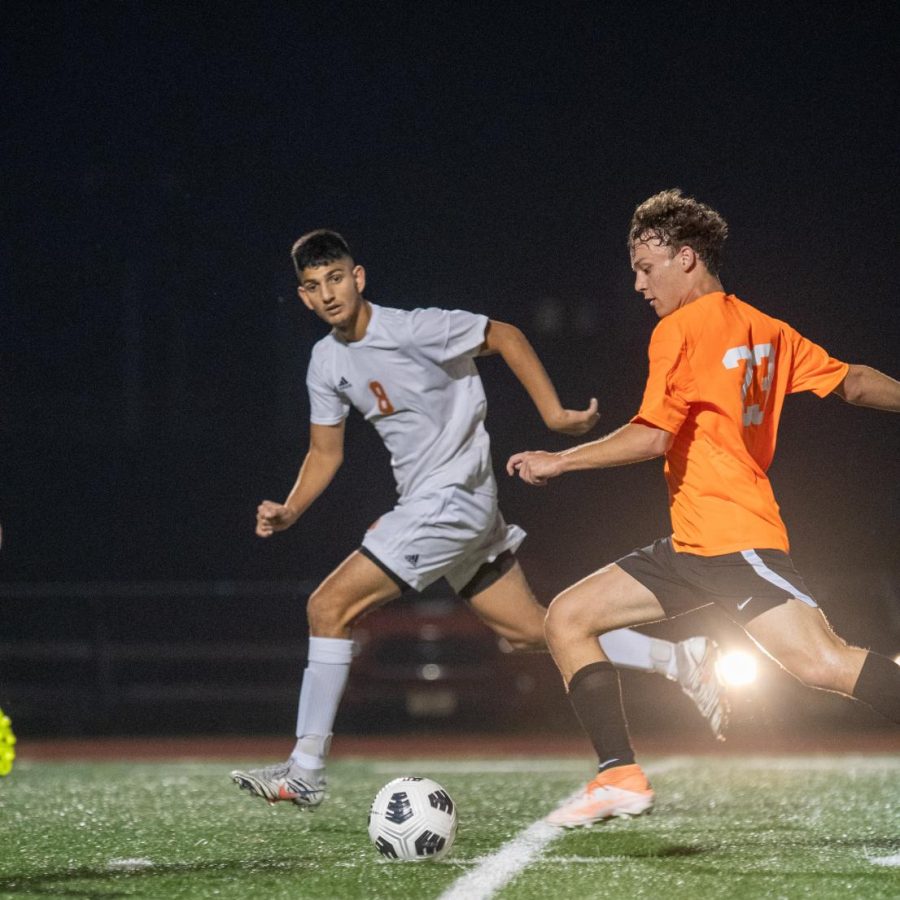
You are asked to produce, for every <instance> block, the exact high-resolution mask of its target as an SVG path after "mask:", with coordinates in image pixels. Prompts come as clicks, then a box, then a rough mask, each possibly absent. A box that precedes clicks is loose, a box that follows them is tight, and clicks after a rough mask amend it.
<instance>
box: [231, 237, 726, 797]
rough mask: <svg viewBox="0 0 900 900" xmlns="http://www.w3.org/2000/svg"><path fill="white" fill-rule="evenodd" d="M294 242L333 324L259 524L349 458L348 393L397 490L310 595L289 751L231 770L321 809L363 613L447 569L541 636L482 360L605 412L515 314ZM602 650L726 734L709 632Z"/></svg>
mask: <svg viewBox="0 0 900 900" xmlns="http://www.w3.org/2000/svg"><path fill="white" fill-rule="evenodd" d="M291 255H292V258H293V260H294V266H295V269H296V272H297V276H298V278H299V280H300V286H299V295H300V299H301V300H302V301H303V303H304V304H305V305H306V306H307V307H308V308H309V309H310V310H312V311H313V312H314V313H315V314H316V315H317V316H319V318H321V319H322V320H323V321H324V322H325V323H326V324H327V325H329V326H330V327H331V332H330V333H329V334H328V335H326V336H325V337H324V338H322V339H321V340H320V341H319V342H318V343H317V344H316V345H315V347H314V348H313V351H312V357H311V360H310V364H309V371H308V374H307V387H308V389H309V397H310V407H311V416H310V423H311V424H310V439H309V451H308V453H307V454H306V457H305V459H304V461H303V464H302V466H301V468H300V473H299V475H298V477H297V480H296V483H295V484H294V487H293V489H292V490H291V492H290V493H289V495H288V497H287V499H286V500H285V502H284V503H274V502H272V501H270V500H265V501H263V502H262V503H261V504H260V506H259V509H258V513H257V524H256V533H257V534H258V535H259V536H260V537H269V536H271V535H272V534H273V533H274V532H276V531H283V530H285V529H286V528H289V527H290V526H291V525H293V524H294V523H295V522H296V521H297V519H299V518H300V516H301V515H302V514H303V513H304V512H305V511H306V510H307V509H308V508H309V506H310V505H311V504H312V503H313V501H315V499H316V498H317V497H318V496H319V495H320V494H321V493H322V491H324V490H325V488H326V487H327V486H328V484H329V483H330V482H331V480H332V478H333V477H334V475H335V473H336V472H337V470H338V468H339V467H340V465H341V463H342V461H343V447H344V424H345V421H346V417H347V415H348V413H349V411H350V407H351V406H354V407H356V409H358V410H359V412H360V413H361V414H362V415H363V417H364V418H365V419H367V420H368V421H370V422H371V423H372V424H373V425H374V426H375V428H376V430H377V431H378V433H379V435H380V436H381V438H382V440H383V441H384V443H385V445H386V447H387V449H388V450H389V451H390V454H391V465H392V467H393V473H394V477H395V479H396V482H397V492H398V494H399V499H398V501H397V505H396V506H395V507H394V509H393V510H391V511H390V512H389V513H387V514H386V515H384V516H382V517H381V518H380V519H379V520H378V521H377V522H376V523H375V525H374V526H372V528H370V529H369V531H368V532H367V533H366V535H365V537H364V539H363V542H362V546H361V547H360V549H359V550H357V551H355V552H354V553H352V554H351V555H350V556H349V557H348V558H347V559H345V560H344V561H343V562H342V563H341V564H340V565H339V566H338V567H337V568H336V569H335V570H334V571H333V572H332V573H331V574H330V575H329V576H328V577H327V578H326V579H325V580H324V581H323V582H322V584H321V585H320V586H319V587H318V588H317V589H316V590H315V591H314V592H313V594H312V596H311V597H310V598H309V603H308V606H307V617H308V621H309V634H310V639H309V653H308V663H307V668H306V670H305V671H304V675H303V682H302V685H301V690H300V701H299V708H298V714H297V732H296V733H297V743H296V745H295V747H294V750H293V752H292V753H291V756H290V759H289V760H288V761H287V762H286V763H282V764H280V765H276V766H269V767H267V768H264V769H255V770H250V771H243V772H242V771H236V772H232V778H233V780H234V781H235V782H236V783H237V784H238V785H239V786H240V787H242V788H245V789H247V790H249V791H250V792H251V793H252V794H254V795H255V796H259V797H262V798H264V799H265V800H268V801H270V802H275V801H278V800H287V801H293V802H294V803H295V804H297V805H298V806H301V807H315V806H318V805H319V804H320V803H321V802H322V800H323V798H324V795H325V760H326V757H327V754H328V750H329V746H330V743H331V736H332V726H333V723H334V719H335V716H336V715H337V710H338V705H339V703H340V700H341V696H342V694H343V692H344V686H345V684H346V681H347V676H348V673H349V669H350V661H351V657H352V653H353V641H352V640H351V628H352V626H353V624H354V623H355V622H356V621H357V620H358V619H360V618H361V617H362V616H363V615H364V614H365V613H366V612H368V611H370V610H371V609H373V608H375V607H377V606H380V605H382V604H383V603H385V602H387V601H389V600H393V599H396V598H397V597H398V596H400V594H401V592H402V591H403V590H405V589H407V588H413V589H415V590H423V589H424V588H425V587H427V586H428V585H429V584H432V583H433V582H435V581H437V580H438V579H439V578H441V577H443V578H445V579H446V580H447V581H448V582H449V584H450V586H451V587H452V588H453V589H454V590H455V591H457V592H458V593H459V594H460V596H462V597H463V598H464V599H465V600H466V601H467V602H468V603H469V605H470V606H471V607H472V609H473V610H474V612H475V613H476V614H477V615H478V616H479V617H480V618H481V619H482V620H483V621H484V622H485V623H486V624H487V625H488V626H490V627H491V628H492V629H493V630H494V631H495V632H496V633H497V634H498V635H500V636H502V637H503V638H505V639H506V640H507V641H508V642H509V643H510V644H511V645H512V647H513V648H514V649H517V650H535V649H545V648H546V644H545V639H544V632H543V623H544V616H545V613H546V610H545V608H544V607H542V606H541V605H540V604H539V603H538V602H537V600H536V599H535V598H534V595H533V594H532V592H531V589H530V588H529V586H528V583H527V582H526V580H525V577H524V575H523V573H522V570H521V568H520V566H519V564H518V562H517V561H516V558H515V551H516V549H517V548H518V546H519V545H520V544H521V542H522V540H523V539H524V537H525V533H524V532H523V531H522V529H521V528H519V527H518V526H515V525H507V524H506V522H505V521H504V520H503V516H502V514H501V513H500V510H499V509H498V507H497V485H496V482H495V479H494V472H493V468H492V463H491V452H490V441H489V438H488V435H487V432H486V431H485V429H484V418H485V412H486V401H485V395H484V388H483V386H482V383H481V379H480V378H479V375H478V370H477V369H476V367H475V363H474V358H475V357H477V356H486V355H491V354H500V355H501V356H502V357H503V359H504V361H505V362H506V363H507V365H508V366H509V367H510V369H512V371H513V373H514V374H515V375H516V377H517V378H518V379H519V381H520V382H521V383H522V386H523V387H524V388H525V390H526V391H527V392H528V394H529V396H530V397H531V399H532V400H533V402H534V404H535V406H536V407H537V409H538V412H539V413H540V415H541V417H542V419H543V421H544V423H545V424H546V425H547V427H548V428H550V429H552V430H553V431H557V432H561V433H565V434H572V435H581V434H584V433H586V432H587V431H588V430H590V429H591V428H592V427H593V426H594V425H595V424H596V422H597V419H598V416H597V402H596V400H591V402H590V404H589V406H588V407H587V409H583V410H570V409H564V408H563V407H562V405H561V404H560V402H559V398H558V396H557V393H556V390H555V389H554V387H553V384H552V382H551V381H550V379H549V377H548V375H547V373H546V371H545V370H544V367H543V366H542V365H541V363H540V360H539V359H538V357H537V355H536V354H535V352H534V349H533V348H532V346H531V344H530V343H529V342H528V340H527V339H526V338H525V336H524V335H523V334H522V332H521V331H519V329H518V328H515V327H514V326H512V325H508V324H505V323H503V322H497V321H492V320H488V319H487V318H486V317H485V316H481V315H475V314H473V313H469V312H463V311H460V310H454V311H447V310H443V309H415V310H412V311H406V310H401V309H393V308H388V307H383V306H377V305H375V304H374V303H370V302H369V301H368V300H366V299H365V298H364V297H363V290H364V288H365V279H366V276H365V271H364V269H363V267H362V266H359V265H356V264H355V263H354V261H353V258H352V256H351V253H350V249H349V247H348V246H347V244H346V242H345V241H344V239H343V238H342V237H341V236H340V235H339V234H337V233H336V232H333V231H328V230H317V231H313V232H310V233H309V234H306V235H304V236H303V237H302V238H300V239H299V240H298V241H297V242H296V243H295V244H294V247H293V250H292V254H291ZM603 647H604V651H605V653H606V654H607V655H608V656H609V658H610V659H611V660H612V661H613V662H614V663H615V664H616V665H619V666H624V667H627V668H633V669H639V670H643V671H647V672H658V673H660V674H663V675H665V676H667V677H669V678H672V679H677V680H678V681H679V683H680V684H681V686H682V689H683V690H684V691H685V693H687V694H688V695H689V696H690V697H691V698H692V699H693V700H694V702H695V703H696V704H697V706H698V708H699V709H700V711H701V712H702V713H703V715H704V716H705V717H706V718H707V719H709V721H710V725H711V727H712V729H713V731H714V732H715V733H716V734H717V736H721V732H722V729H723V727H724V724H725V716H726V712H727V709H726V706H725V701H724V699H723V697H722V695H721V693H720V690H719V684H718V681H717V679H716V676H715V670H714V665H715V647H714V645H713V643H712V642H711V641H709V640H707V639H706V638H703V637H696V638H689V639H688V640H687V641H682V642H681V643H680V644H672V643H670V642H668V641H662V640H657V639H655V638H650V637H648V636H647V635H643V634H640V633H638V632H634V631H630V630H627V629H623V630H620V631H617V632H612V633H610V634H607V635H604V637H603Z"/></svg>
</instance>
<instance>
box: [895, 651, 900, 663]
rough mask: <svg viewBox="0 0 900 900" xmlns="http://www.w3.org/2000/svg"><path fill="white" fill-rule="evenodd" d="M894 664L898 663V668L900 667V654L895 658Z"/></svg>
mask: <svg viewBox="0 0 900 900" xmlns="http://www.w3.org/2000/svg"><path fill="white" fill-rule="evenodd" d="M894 662H895V663H897V665H898V666H900V653H898V654H897V655H896V656H895V657H894Z"/></svg>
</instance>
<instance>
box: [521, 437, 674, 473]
mask: <svg viewBox="0 0 900 900" xmlns="http://www.w3.org/2000/svg"><path fill="white" fill-rule="evenodd" d="M671 443H672V435H671V434H670V433H669V432H668V431H663V430H662V429H660V428H653V427H651V426H649V425H641V424H639V423H634V422H629V423H628V424H627V425H623V426H622V427H621V428H620V429H619V430H618V431H614V432H612V434H608V435H606V437H602V438H600V439H599V440H596V441H591V442H590V443H589V444H579V445H578V446H577V447H571V448H569V449H568V450H563V451H561V452H560V453H547V452H545V451H543V450H526V451H524V452H523V453H514V454H513V455H512V456H511V457H510V458H509V460H508V461H507V463H506V472H507V474H508V475H518V476H519V477H520V478H521V479H522V481H525V482H527V483H528V484H534V485H538V486H540V485H544V484H546V483H547V482H548V481H549V480H550V479H551V478H557V477H558V476H560V475H563V474H565V473H566V472H576V471H578V470H580V469H608V468H612V467H613V466H626V465H628V464H629V463H636V462H643V461H644V460H645V459H655V458H656V457H657V456H662V455H663V454H664V453H665V452H666V450H668V449H669V445H670V444H671Z"/></svg>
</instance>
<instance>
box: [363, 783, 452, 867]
mask: <svg viewBox="0 0 900 900" xmlns="http://www.w3.org/2000/svg"><path fill="white" fill-rule="evenodd" d="M456 824H457V817H456V804H455V803H454V802H453V800H452V799H451V798H450V795H449V794H448V793H447V792H446V791H445V790H444V789H443V788H442V787H441V786H440V785H439V784H438V783H437V782H436V781H432V779H430V778H413V777H407V778H395V779H394V780H393V781H389V782H388V783H387V784H386V785H385V786H384V787H383V788H382V789H381V790H380V791H379V792H378V794H377V795H376V796H375V799H374V800H373V801H372V809H371V810H369V837H370V838H371V839H372V843H373V844H374V845H375V849H376V850H378V852H379V853H380V854H381V855H382V856H384V857H385V858H387V859H397V860H405V861H416V860H425V859H441V858H442V857H444V856H446V855H447V854H448V853H449V852H450V848H451V847H452V846H453V839H454V838H455V837H456Z"/></svg>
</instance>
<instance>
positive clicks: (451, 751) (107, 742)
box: [16, 729, 900, 761]
mask: <svg viewBox="0 0 900 900" xmlns="http://www.w3.org/2000/svg"><path fill="white" fill-rule="evenodd" d="M293 744H294V738H293V737H292V736H290V735H283V736H280V737H275V736H271V735H265V736H258V737H253V736H227V735H226V736H221V737H128V738H122V737H98V738H65V739H47V738H40V739H37V738H28V737H26V736H24V735H20V736H19V742H18V744H17V746H16V759H17V761H26V760H70V761H74V760H79V759H84V760H131V761H139V760H145V759H146V760H153V759H186V758H190V759H260V760H263V759H269V758H271V759H284V758H285V757H286V756H287V755H288V754H289V753H290V751H291V749H292V747H293ZM635 748H636V750H637V752H638V753H639V754H640V755H642V756H649V755H653V756H671V755H672V754H679V755H704V756H705V755H711V756H722V755H732V754H742V755H746V754H777V755H784V754H786V753H805V754H811V753H828V754H834V753H898V754H900V729H890V730H885V731H867V732H862V733H859V734H850V733H843V732H841V733H838V734H829V733H823V734H815V735H811V736H810V737H808V738H804V739H798V738H797V737H796V736H791V737H790V738H785V739H779V738H778V736H777V735H771V734H766V735H763V736H761V737H760V738H759V739H748V738H741V739H740V740H732V741H725V742H724V743H717V742H716V741H715V740H713V738H712V737H711V736H710V738H709V740H695V741H684V740H678V741H672V740H668V739H667V740H653V739H643V740H638V739H636V740H635ZM592 755H593V751H592V750H591V746H590V744H589V743H588V741H587V739H586V738H585V737H583V736H581V735H571V734H565V735H547V734H538V735H527V734H515V735H495V734H491V735H481V734H444V733H433V734H422V733H418V734H415V733H413V734H405V735H403V734H401V735H397V734H393V735H389V736H378V735H372V736H369V735H365V736H361V735H340V734H338V735H335V739H334V746H333V748H332V752H331V757H332V758H333V759H334V758H341V757H353V756H367V757H376V758H384V759H391V758H397V757H403V756H417V757H428V756H436V757H442V758H443V757H466V756H474V757H481V758H484V757H508V756H573V757H584V758H585V759H590V758H591V757H592Z"/></svg>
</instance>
